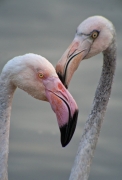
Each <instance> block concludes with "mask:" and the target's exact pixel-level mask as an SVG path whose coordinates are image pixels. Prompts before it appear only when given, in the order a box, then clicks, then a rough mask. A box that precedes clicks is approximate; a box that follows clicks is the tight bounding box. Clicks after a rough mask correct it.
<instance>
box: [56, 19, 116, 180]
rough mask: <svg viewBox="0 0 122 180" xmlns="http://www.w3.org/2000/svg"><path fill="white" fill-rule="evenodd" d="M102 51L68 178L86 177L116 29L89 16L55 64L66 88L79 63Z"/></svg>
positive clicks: (112, 64) (108, 90)
mask: <svg viewBox="0 0 122 180" xmlns="http://www.w3.org/2000/svg"><path fill="white" fill-rule="evenodd" d="M100 52H102V53H103V68H102V73H101V77H100V80H99V83H98V86H97V89H96V92H95V97H94V100H93V105H92V109H91V113H90V114H89V117H88V120H87V121H86V124H85V128H84V131H83V135H82V137H81V141H80V145H79V148H78V153H77V156H76V158H75V163H74V166H73V168H72V171H71V175H70V180H81V179H82V180H87V179H88V177H89V172H90V166H91V163H92V159H93V155H94V151H95V148H96V144H97V141H98V137H99V134H100V129H101V124H102V122H103V119H104V116H105V112H106V108H107V104H108V101H109V99H110V94H111V89H112V83H113V78H114V74H115V68H116V32H115V28H114V26H113V24H112V22H110V21H109V20H108V19H106V18H104V17H102V16H92V17H89V18H87V19H86V20H84V21H83V22H82V23H81V24H80V25H79V26H78V28H77V31H76V34H75V37H74V40H73V42H72V43H71V45H70V46H69V47H68V49H67V50H66V51H65V53H64V54H63V56H62V57H61V59H60V60H59V62H58V63H57V65H56V72H57V74H58V75H59V78H60V79H61V81H62V83H63V84H64V85H65V87H66V88H68V85H69V82H70V80H71V78H72V76H73V73H74V72H75V71H76V69H77V68H78V66H79V64H80V62H81V61H82V60H84V59H88V58H90V57H92V56H95V55H96V54H98V53H100Z"/></svg>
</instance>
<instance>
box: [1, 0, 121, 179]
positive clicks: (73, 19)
mask: <svg viewBox="0 0 122 180" xmlns="http://www.w3.org/2000/svg"><path fill="white" fill-rule="evenodd" d="M92 15H102V16H105V17H107V18H108V19H110V20H111V21H112V22H113V24H114V25H115V27H116V31H117V43H118V54H117V69H116V76H115V79H114V85H113V90H112V95H111V99H110V102H109V105H108V109H107V113H106V116H105V120H104V123H103V126H102V130H101V134H100V138H99V142H98V144H97V149H96V152H95V157H94V160H93V164H92V168H91V173H90V178H89V180H98V179H99V180H103V179H107V180H115V179H116V180H121V179H122V60H121V58H122V43H121V42H122V1H121V0H116V1H115V0H106V1H100V0H98V1H97V0H90V1H88V0H85V1H83V0H82V1H81V0H75V1H74V0H70V1H68V0H51V1H50V0H45V1H44V0H34V1H33V0H21V1H17V0H0V70H2V68H3V66H4V64H5V63H6V62H7V61H8V60H9V59H11V58H13V57H14V56H17V55H21V54H25V53H29V52H33V53H37V54H41V55H43V56H45V57H46V58H47V59H48V60H49V61H50V62H51V63H52V64H53V65H54V66H55V65H56V62H57V61H58V59H59V58H60V57H61V55H62V54H63V52H64V51H65V49H66V48H67V47H68V45H69V44H70V43H71V41H72V39H73V38H74V34H75V31H76V27H77V26H78V25H79V23H81V22H82V21H83V20H84V19H86V18H87V17H89V16H92ZM101 69H102V55H97V56H95V57H93V58H92V59H89V60H86V61H83V62H82V63H81V64H80V67H79V68H78V70H77V72H76V73H75V75H74V77H73V79H72V81H71V84H70V87H69V91H70V92H71V93H72V95H73V96H74V98H75V100H76V102H77V104H78V106H79V119H78V125H77V128H76V131H75V134H74V137H73V139H72V141H71V142H70V144H69V145H68V146H67V147H66V148H62V147H61V145H60V133H59V129H58V125H57V122H56V117H55V114H54V113H53V111H52V110H51V108H50V105H49V104H48V103H46V102H42V101H38V100H35V99H33V98H32V97H31V96H29V95H28V94H26V93H25V92H23V91H22V90H19V89H17V91H16V92H15V95H14V99H13V104H12V115H11V128H10V152H9V162H8V164H9V166H8V171H9V180H15V179H17V180H22V179H23V180H37V179H44V180H51V179H52V180H65V179H66V180H67V179H68V178H69V174H70V170H71V167H72V165H73V162H74V158H75V155H76V152H77V148H78V145H79V141H80V138H81V135H82V131H83V127H84V124H85V121H86V120H87V117H88V114H89V112H90V109H91V105H92V100H93V97H94V92H95V89H96V86H97V84H98V80H99V77H100V74H101Z"/></svg>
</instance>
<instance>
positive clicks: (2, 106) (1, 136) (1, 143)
mask: <svg viewBox="0 0 122 180" xmlns="http://www.w3.org/2000/svg"><path fill="white" fill-rule="evenodd" d="M15 89H16V87H15V86H13V85H12V84H11V83H10V81H9V80H8V79H7V77H5V76H2V74H1V76H0V180H7V179H8V173H7V167H8V152H9V129H10V115H11V103H12V98H13V93H14V91H15Z"/></svg>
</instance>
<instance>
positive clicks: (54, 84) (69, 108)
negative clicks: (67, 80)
mask: <svg viewBox="0 0 122 180" xmlns="http://www.w3.org/2000/svg"><path fill="white" fill-rule="evenodd" d="M44 85H45V89H46V90H45V91H46V97H47V99H48V101H49V103H50V105H51V107H52V109H53V111H54V112H55V114H56V117H57V121H58V125H59V128H60V132H61V144H62V146H63V147H65V146H66V145H67V144H68V143H69V142H70V140H71V139H72V136H73V134H74V131H75V128H76V124H77V118H78V107H77V104H76V102H75V100H74V99H73V97H72V96H71V94H70V93H69V92H68V90H67V89H66V88H65V87H64V85H63V84H62V83H61V81H60V80H59V78H58V77H53V76H52V77H50V78H48V79H46V80H45V82H44Z"/></svg>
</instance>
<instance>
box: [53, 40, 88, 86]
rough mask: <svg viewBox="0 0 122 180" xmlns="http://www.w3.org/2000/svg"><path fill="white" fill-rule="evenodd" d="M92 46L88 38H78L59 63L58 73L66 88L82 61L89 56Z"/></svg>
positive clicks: (57, 66)
mask: <svg viewBox="0 0 122 180" xmlns="http://www.w3.org/2000/svg"><path fill="white" fill-rule="evenodd" d="M90 46H91V43H90V42H89V41H88V40H87V38H86V36H81V37H77V38H75V39H74V40H73V42H72V43H71V45H70V46H69V47H68V49H67V50H66V51H65V53H64V54H63V56H62V57H61V59H60V60H59V61H58V63H57V65H56V72H57V74H58V76H59V78H60V80H61V81H62V83H63V84H64V86H65V87H66V88H68V85H69V82H70V80H71V78H72V76H73V74H74V72H75V71H76V69H77V68H78V66H79V64H80V62H81V60H83V59H84V58H85V57H86V56H87V54H88V52H89V50H90Z"/></svg>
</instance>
